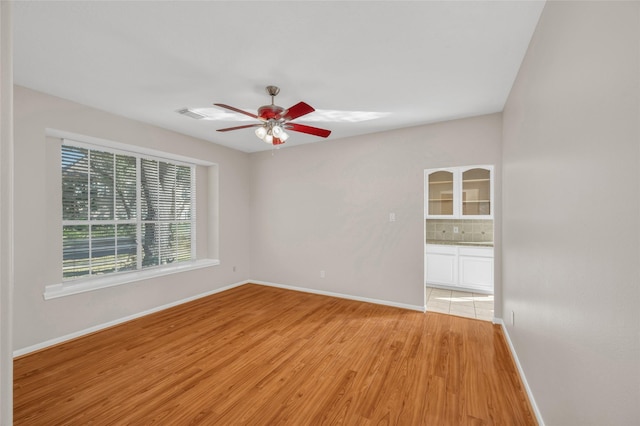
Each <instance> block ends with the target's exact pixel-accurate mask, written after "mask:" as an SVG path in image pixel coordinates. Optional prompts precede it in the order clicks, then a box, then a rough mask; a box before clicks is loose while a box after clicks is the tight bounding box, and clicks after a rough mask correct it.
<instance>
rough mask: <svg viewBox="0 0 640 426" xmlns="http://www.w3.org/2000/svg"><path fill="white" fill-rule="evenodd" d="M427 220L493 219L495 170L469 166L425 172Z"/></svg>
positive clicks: (487, 167) (490, 167) (488, 167)
mask: <svg viewBox="0 0 640 426" xmlns="http://www.w3.org/2000/svg"><path fill="white" fill-rule="evenodd" d="M425 180H426V185H425V186H426V197H425V200H426V203H425V217H426V218H427V219H428V218H432V219H447V218H452V219H460V218H466V219H473V218H476V219H490V218H493V167H492V166H469V167H451V168H446V169H431V170H426V171H425Z"/></svg>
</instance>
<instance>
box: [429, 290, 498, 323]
mask: <svg viewBox="0 0 640 426" xmlns="http://www.w3.org/2000/svg"><path fill="white" fill-rule="evenodd" d="M427 312H440V313H442V314H450V315H457V316H460V317H467V318H476V319H480V320H485V321H491V320H493V295H492V294H481V293H470V292H466V291H456V290H446V289H442V288H435V287H427Z"/></svg>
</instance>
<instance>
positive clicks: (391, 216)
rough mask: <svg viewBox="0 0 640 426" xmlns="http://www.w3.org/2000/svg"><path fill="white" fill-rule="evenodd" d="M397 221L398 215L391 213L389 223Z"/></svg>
mask: <svg viewBox="0 0 640 426" xmlns="http://www.w3.org/2000/svg"><path fill="white" fill-rule="evenodd" d="M395 221H396V214H395V213H389V222H395Z"/></svg>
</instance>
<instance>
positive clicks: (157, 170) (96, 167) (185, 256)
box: [62, 145, 195, 279]
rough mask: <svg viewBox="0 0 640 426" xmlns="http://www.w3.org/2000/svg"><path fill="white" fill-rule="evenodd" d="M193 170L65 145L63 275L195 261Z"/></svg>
mask: <svg viewBox="0 0 640 426" xmlns="http://www.w3.org/2000/svg"><path fill="white" fill-rule="evenodd" d="M193 183H194V170H193V167H192V166H184V165H177V164H172V163H170V162H165V161H160V160H156V159H149V158H140V157H136V156H132V155H125V154H119V153H114V152H108V151H106V150H105V151H102V150H94V149H87V148H83V147H76V146H71V145H63V147H62V236H63V238H62V240H63V267H62V270H63V278H64V279H72V278H77V277H83V276H88V275H98V274H105V273H111V272H120V271H131V270H138V269H142V268H147V267H152V266H159V265H166V264H170V263H174V262H180V261H186V260H191V259H192V258H193V256H194V253H192V244H191V238H192V232H193V220H192V219H193V217H192V215H193V212H192V209H193V204H194V203H193V200H192V197H194V196H195V195H194V188H193V186H194V184H193Z"/></svg>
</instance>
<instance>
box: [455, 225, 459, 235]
mask: <svg viewBox="0 0 640 426" xmlns="http://www.w3.org/2000/svg"><path fill="white" fill-rule="evenodd" d="M458 232H460V229H458V227H457V226H454V227H453V233H454V234H457V233H458Z"/></svg>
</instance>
